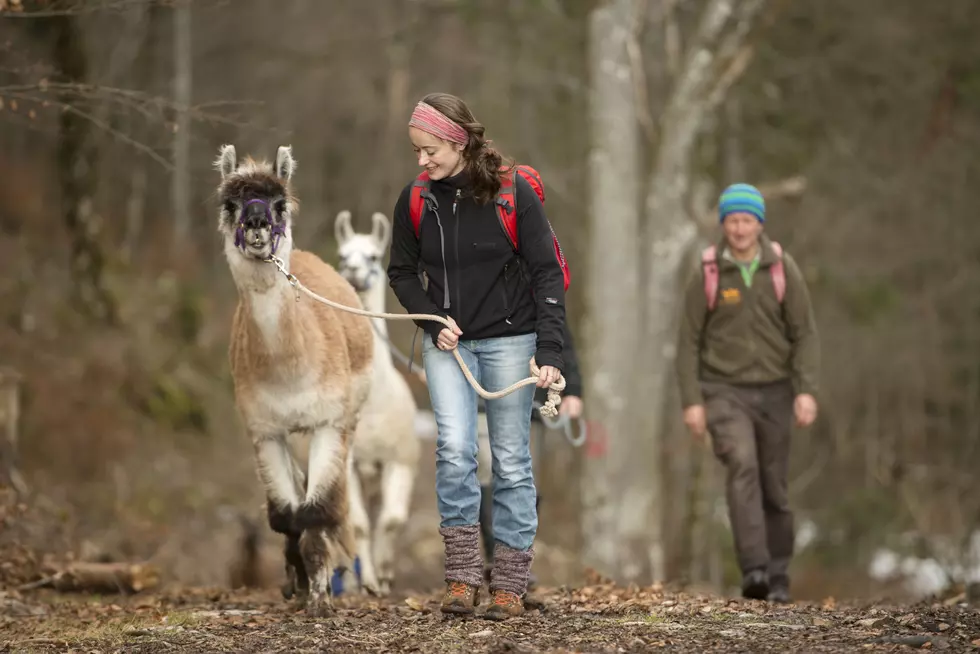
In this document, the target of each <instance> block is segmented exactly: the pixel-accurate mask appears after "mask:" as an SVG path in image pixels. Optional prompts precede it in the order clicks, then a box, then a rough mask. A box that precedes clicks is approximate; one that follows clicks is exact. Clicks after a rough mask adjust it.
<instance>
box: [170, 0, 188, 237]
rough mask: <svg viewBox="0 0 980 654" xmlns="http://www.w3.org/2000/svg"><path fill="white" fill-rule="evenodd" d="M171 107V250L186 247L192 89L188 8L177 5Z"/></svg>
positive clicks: (182, 3) (181, 3) (184, 3)
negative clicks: (173, 105) (172, 234)
mask: <svg viewBox="0 0 980 654" xmlns="http://www.w3.org/2000/svg"><path fill="white" fill-rule="evenodd" d="M173 12H174V52H173V54H174V104H175V105H176V108H177V115H176V117H175V125H174V128H175V132H174V143H173V148H174V172H173V179H172V182H171V188H170V192H171V202H172V203H173V212H174V247H175V248H176V249H178V250H180V249H183V248H184V247H186V245H187V242H188V236H189V231H190V220H191V210H190V208H191V201H190V193H191V171H190V156H191V121H190V112H189V108H190V104H191V89H192V77H191V75H192V52H191V26H192V21H191V5H190V2H189V1H185V2H180V3H178V4H177V5H176V6H175V7H174V9H173Z"/></svg>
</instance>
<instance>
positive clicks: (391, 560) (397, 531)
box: [374, 463, 415, 594]
mask: <svg viewBox="0 0 980 654" xmlns="http://www.w3.org/2000/svg"><path fill="white" fill-rule="evenodd" d="M414 482H415V471H414V470H413V469H412V467H411V466H407V465H405V464H404V463H391V464H389V465H387V466H386V467H385V470H384V473H383V475H382V478H381V513H380V515H379V516H378V525H377V528H376V530H375V535H374V548H375V550H374V551H375V554H376V558H375V560H376V561H377V564H378V579H379V581H380V582H381V592H382V593H384V594H388V593H389V592H391V582H392V580H393V579H394V578H395V545H396V543H397V541H398V537H399V536H400V535H401V532H402V529H403V528H404V526H405V523H406V522H408V512H409V508H410V506H411V503H412V487H413V485H414Z"/></svg>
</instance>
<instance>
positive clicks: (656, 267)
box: [633, 0, 764, 582]
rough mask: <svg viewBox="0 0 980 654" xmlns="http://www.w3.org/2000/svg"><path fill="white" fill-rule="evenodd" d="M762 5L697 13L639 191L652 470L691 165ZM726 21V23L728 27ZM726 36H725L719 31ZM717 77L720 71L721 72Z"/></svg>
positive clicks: (688, 221)
mask: <svg viewBox="0 0 980 654" xmlns="http://www.w3.org/2000/svg"><path fill="white" fill-rule="evenodd" d="M763 4H764V0H744V1H742V2H739V1H738V0H712V2H711V3H710V4H709V5H708V6H707V7H706V8H705V10H704V14H703V15H702V18H701V23H700V25H699V26H698V29H697V32H696V33H695V34H694V36H693V39H692V41H691V43H690V45H689V47H688V51H687V56H686V59H685V60H684V62H683V63H682V66H681V68H680V70H679V72H678V76H677V79H676V80H675V83H674V90H673V93H672V94H671V97H670V99H669V100H668V102H667V105H666V108H665V110H664V114H663V116H662V118H661V121H660V140H659V143H658V149H657V153H656V158H655V159H654V164H653V171H652V174H651V178H650V183H649V186H648V188H647V198H646V219H647V220H646V230H645V233H644V237H643V239H642V242H643V243H644V246H645V253H644V254H645V256H644V257H643V258H644V260H645V264H646V266H647V270H646V279H645V286H646V289H647V290H646V302H645V320H644V323H643V334H644V340H643V346H644V350H645V351H644V355H643V356H642V359H641V360H642V361H643V363H644V367H645V368H646V369H647V370H646V374H645V375H644V376H643V379H642V383H640V384H638V385H637V386H636V387H635V392H634V395H633V401H634V403H636V405H637V406H645V407H647V410H648V412H649V413H648V417H647V420H646V421H645V423H644V425H643V427H644V429H643V432H644V442H646V443H648V447H649V448H650V450H651V452H652V453H653V456H652V458H651V459H650V461H651V462H652V463H653V464H658V463H659V462H660V456H659V454H660V452H661V449H662V444H663V442H664V439H665V430H666V428H667V421H666V419H665V411H667V410H675V409H674V407H672V406H668V405H667V397H668V395H669V391H670V386H671V385H672V384H674V383H675V379H674V357H675V355H676V331H677V320H678V317H679V315H680V292H679V291H680V284H681V283H682V282H683V281H684V279H683V275H682V268H683V264H684V262H685V261H686V260H687V259H686V255H687V253H688V251H689V248H690V247H691V245H692V244H693V243H694V241H695V238H696V236H697V230H696V227H695V222H694V220H693V218H694V217H693V216H691V215H690V212H689V210H688V202H687V201H688V194H689V192H690V189H691V177H692V171H691V158H692V155H693V152H694V148H695V144H696V140H697V137H698V135H699V134H700V132H701V131H702V129H703V127H704V123H705V119H706V117H707V116H708V115H709V113H710V112H711V111H712V110H713V108H714V106H715V105H716V104H717V103H718V102H719V101H720V98H721V97H722V96H723V93H724V90H725V89H726V88H727V85H729V84H731V81H732V77H733V75H734V74H735V73H737V72H739V71H738V69H736V68H735V65H736V64H741V65H742V66H743V67H744V61H742V60H741V59H739V58H738V57H739V55H740V54H741V46H742V41H743V40H744V37H745V34H746V32H747V31H748V27H749V26H750V25H751V22H752V20H753V19H754V18H755V16H756V14H757V13H758V11H759V10H760V9H761V7H762V5H763ZM732 17H734V20H730V19H731V18H732ZM726 28H728V29H726ZM722 69H723V70H722ZM663 490H664V489H663V486H662V485H661V484H660V483H659V475H656V477H655V481H654V482H653V483H652V484H651V489H650V497H649V503H650V515H651V516H654V517H655V518H657V519H654V520H651V522H652V524H651V527H650V541H649V542H650V552H649V556H650V566H651V571H652V576H653V581H655V582H656V581H662V580H664V578H665V577H666V561H665V558H666V557H665V554H664V547H663V523H662V520H661V519H659V518H661V517H662V516H663Z"/></svg>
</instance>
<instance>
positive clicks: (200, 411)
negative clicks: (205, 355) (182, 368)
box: [143, 374, 208, 432]
mask: <svg viewBox="0 0 980 654" xmlns="http://www.w3.org/2000/svg"><path fill="white" fill-rule="evenodd" d="M143 408H144V410H145V411H146V413H147V414H148V415H149V416H150V417H151V418H153V419H154V420H155V421H156V422H158V423H160V424H163V425H166V426H168V427H170V428H173V429H194V430H197V431H200V432H206V431H207V422H208V421H207V411H206V409H205V407H204V404H203V402H202V401H201V400H200V399H199V398H198V397H197V396H195V395H194V394H193V393H192V392H191V391H190V390H188V389H187V388H186V387H185V386H183V385H182V384H181V383H180V382H179V381H177V380H176V379H175V378H174V377H173V376H172V375H169V374H161V375H160V376H158V377H157V378H156V379H155V380H154V381H153V387H152V390H151V391H150V393H149V396H148V397H147V398H146V399H145V402H144V407H143Z"/></svg>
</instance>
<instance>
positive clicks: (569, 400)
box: [558, 395, 582, 420]
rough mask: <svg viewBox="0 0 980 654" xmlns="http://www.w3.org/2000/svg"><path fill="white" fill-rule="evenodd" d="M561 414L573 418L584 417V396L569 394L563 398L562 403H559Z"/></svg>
mask: <svg viewBox="0 0 980 654" xmlns="http://www.w3.org/2000/svg"><path fill="white" fill-rule="evenodd" d="M558 413H559V415H563V416H568V417H569V418H571V419H572V420H577V419H578V418H580V417H582V398H580V397H578V396H577V395H568V396H566V397H563V398H561V404H559V405H558Z"/></svg>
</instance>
